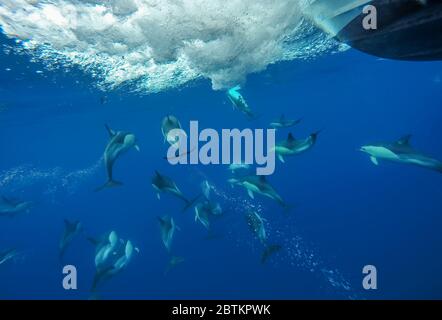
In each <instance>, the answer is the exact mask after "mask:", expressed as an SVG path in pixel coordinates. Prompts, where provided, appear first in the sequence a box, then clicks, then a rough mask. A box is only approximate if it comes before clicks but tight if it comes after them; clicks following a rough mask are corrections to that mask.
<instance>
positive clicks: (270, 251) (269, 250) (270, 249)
mask: <svg viewBox="0 0 442 320" xmlns="http://www.w3.org/2000/svg"><path fill="white" fill-rule="evenodd" d="M281 249H282V246H280V245H279V244H273V245H269V246H266V248H265V250H264V252H263V254H262V256H261V263H262V264H264V263H266V262H267V260H268V259H269V258H270V257H271V256H272V255H274V254H275V253H277V252H279V251H281Z"/></svg>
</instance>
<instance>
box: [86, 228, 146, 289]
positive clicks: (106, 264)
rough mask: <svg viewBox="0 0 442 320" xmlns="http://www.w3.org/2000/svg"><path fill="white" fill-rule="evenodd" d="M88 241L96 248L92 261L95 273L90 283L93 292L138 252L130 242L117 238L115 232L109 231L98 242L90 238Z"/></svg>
mask: <svg viewBox="0 0 442 320" xmlns="http://www.w3.org/2000/svg"><path fill="white" fill-rule="evenodd" d="M89 240H90V241H91V242H92V243H93V244H95V246H96V248H95V259H94V263H95V268H96V273H95V276H94V280H93V283H92V291H95V290H96V288H97V286H98V285H99V284H100V283H102V282H103V281H105V280H108V279H110V278H111V277H113V276H114V275H116V274H117V273H119V272H120V271H122V270H123V269H124V268H126V266H127V265H128V264H129V262H130V261H131V259H132V255H133V252H134V251H136V252H139V250H138V248H134V246H133V244H132V242H131V241H124V240H123V239H120V238H118V235H117V233H116V232H115V231H111V232H110V233H109V234H108V235H107V236H105V237H103V238H102V239H100V240H94V239H91V238H89Z"/></svg>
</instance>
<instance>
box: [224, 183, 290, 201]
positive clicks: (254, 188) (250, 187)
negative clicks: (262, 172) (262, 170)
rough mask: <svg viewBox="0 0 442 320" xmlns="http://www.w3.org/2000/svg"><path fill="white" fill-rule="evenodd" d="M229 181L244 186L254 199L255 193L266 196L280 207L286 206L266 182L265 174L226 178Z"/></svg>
mask: <svg viewBox="0 0 442 320" xmlns="http://www.w3.org/2000/svg"><path fill="white" fill-rule="evenodd" d="M228 181H229V183H230V184H231V185H232V186H233V185H237V186H241V187H244V188H245V189H246V190H247V193H248V195H249V197H250V198H252V199H255V195H254V194H255V193H257V194H260V195H263V196H265V197H268V198H270V199H272V200H275V201H276V202H278V203H279V204H280V205H281V206H282V207H284V208H288V205H287V204H286V203H285V202H284V200H283V199H282V197H281V196H280V195H279V194H278V193H277V192H276V190H275V189H274V188H273V187H272V186H271V185H270V184H269V183H268V182H267V179H266V177H265V176H256V175H254V176H246V177H241V178H232V179H229V180H228Z"/></svg>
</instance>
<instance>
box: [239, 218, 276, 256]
mask: <svg viewBox="0 0 442 320" xmlns="http://www.w3.org/2000/svg"><path fill="white" fill-rule="evenodd" d="M246 221H247V225H248V226H249V228H250V231H251V232H252V234H253V235H254V236H255V237H256V238H258V240H259V241H260V242H261V244H262V245H263V246H264V251H263V252H262V255H261V263H263V264H264V263H265V262H266V261H267V260H268V258H269V257H270V256H272V255H273V254H275V253H276V252H278V251H279V250H281V249H282V247H281V246H280V245H278V244H273V245H269V244H268V243H267V240H268V239H267V232H266V228H265V224H264V222H265V221H266V220H265V219H264V218H263V217H261V216H260V215H259V214H258V213H257V212H256V211H252V210H250V211H249V212H248V213H247V214H246Z"/></svg>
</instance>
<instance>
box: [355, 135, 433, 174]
mask: <svg viewBox="0 0 442 320" xmlns="http://www.w3.org/2000/svg"><path fill="white" fill-rule="evenodd" d="M410 139H411V135H407V136H404V137H402V138H400V139H399V140H398V141H396V142H393V143H377V144H369V145H365V146H362V147H361V149H360V150H361V151H362V152H365V153H367V154H368V155H370V159H371V161H372V162H373V163H374V164H375V165H378V164H379V160H388V161H393V162H398V163H404V164H412V165H416V166H419V167H423V168H427V169H431V170H434V171H438V172H442V162H440V161H439V160H436V159H433V158H431V157H429V156H426V155H424V154H422V153H419V152H418V151H416V150H415V149H414V148H413V147H412V146H411V144H410Z"/></svg>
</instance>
